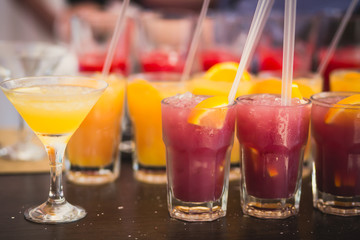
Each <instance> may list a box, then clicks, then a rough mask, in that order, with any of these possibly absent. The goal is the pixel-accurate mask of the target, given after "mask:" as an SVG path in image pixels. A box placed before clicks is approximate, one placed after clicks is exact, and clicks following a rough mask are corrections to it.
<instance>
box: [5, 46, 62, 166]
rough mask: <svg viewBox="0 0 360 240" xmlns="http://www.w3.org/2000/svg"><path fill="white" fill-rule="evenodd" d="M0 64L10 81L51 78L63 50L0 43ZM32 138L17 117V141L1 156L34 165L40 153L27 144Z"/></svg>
mask: <svg viewBox="0 0 360 240" xmlns="http://www.w3.org/2000/svg"><path fill="white" fill-rule="evenodd" d="M0 52H1V55H0V63H1V64H2V65H4V66H5V67H7V68H8V69H10V70H11V73H12V76H13V77H15V76H16V77H23V76H25V77H28V76H39V75H51V74H52V73H53V71H54V69H55V68H56V67H57V66H58V64H59V63H60V61H61V59H62V57H63V56H64V55H65V54H66V50H65V48H63V47H62V46H59V45H53V44H49V43H44V42H8V41H0ZM31 138H32V134H31V132H30V130H29V129H28V127H27V126H26V124H25V122H24V120H23V119H22V118H21V117H20V116H19V135H18V141H17V142H16V143H15V144H14V145H11V146H7V147H6V148H4V149H3V150H4V151H2V153H1V156H2V157H4V158H7V159H10V160H22V161H36V160H41V159H43V157H44V151H42V149H41V148H39V146H38V145H35V144H33V143H32V142H31Z"/></svg>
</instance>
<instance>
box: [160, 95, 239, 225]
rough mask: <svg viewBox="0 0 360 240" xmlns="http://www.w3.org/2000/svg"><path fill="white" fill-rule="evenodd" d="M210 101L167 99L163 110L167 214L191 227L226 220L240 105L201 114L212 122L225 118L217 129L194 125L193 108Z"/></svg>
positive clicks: (188, 97) (191, 97)
mask: <svg viewBox="0 0 360 240" xmlns="http://www.w3.org/2000/svg"><path fill="white" fill-rule="evenodd" d="M206 98H207V97H206V96H200V95H192V94H190V93H186V94H183V95H177V96H174V97H170V98H166V99H164V100H163V101H162V106H161V107H162V109H161V111H162V124H163V140H164V143H165V146H166V172H167V178H168V185H167V189H168V190H167V192H168V210H169V213H170V216H171V217H173V218H176V219H180V220H184V221H190V222H195V221H213V220H215V219H218V218H220V217H224V216H225V215H226V207H227V196H228V184H229V169H230V153H231V148H232V144H233V140H234V126H235V106H234V105H232V106H224V107H218V108H204V109H199V108H197V109H196V111H199V112H201V113H200V115H202V114H204V113H205V115H206V114H207V117H209V119H210V121H209V122H211V121H212V120H214V119H215V120H216V119H218V120H219V119H220V124H218V125H216V126H215V125H214V126H212V125H211V124H210V125H206V124H205V125H202V124H193V123H190V122H189V119H190V116H194V114H193V113H194V112H193V110H194V106H195V105H196V104H197V103H198V102H200V101H201V100H204V99H206ZM199 112H198V113H199ZM195 115H196V114H195ZM203 116H204V115H203Z"/></svg>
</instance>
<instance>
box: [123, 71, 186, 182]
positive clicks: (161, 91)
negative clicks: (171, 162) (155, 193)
mask: <svg viewBox="0 0 360 240" xmlns="http://www.w3.org/2000/svg"><path fill="white" fill-rule="evenodd" d="M184 92H186V87H185V83H184V82H180V75H179V74H175V73H146V74H135V75H132V76H130V77H129V81H128V85H127V103H128V110H129V117H130V119H131V122H132V126H133V129H134V141H135V152H134V156H133V168H134V172H135V177H136V179H138V180H140V181H143V182H147V183H158V184H159V183H163V184H164V183H166V172H165V166H166V158H165V146H164V143H163V141H162V127H161V126H162V125H161V100H162V99H164V98H166V97H170V96H172V95H175V94H177V93H184Z"/></svg>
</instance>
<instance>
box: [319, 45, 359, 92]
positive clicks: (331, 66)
mask: <svg viewBox="0 0 360 240" xmlns="http://www.w3.org/2000/svg"><path fill="white" fill-rule="evenodd" d="M326 53H327V49H323V50H321V52H320V54H319V55H320V56H319V59H320V60H319V61H322V59H323V58H324V57H325V54H326ZM356 68H360V47H343V48H340V49H337V50H336V51H335V53H334V55H333V57H332V58H330V60H329V63H328V65H327V67H326V68H325V71H324V90H326V91H327V90H329V89H330V87H331V86H330V84H331V83H329V77H330V74H331V73H332V72H333V71H334V70H336V69H356ZM330 90H331V91H334V90H332V89H330ZM352 91H353V90H352Z"/></svg>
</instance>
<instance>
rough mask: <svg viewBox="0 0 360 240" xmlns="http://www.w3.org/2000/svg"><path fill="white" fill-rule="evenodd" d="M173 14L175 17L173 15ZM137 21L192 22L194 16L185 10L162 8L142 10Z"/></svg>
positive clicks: (191, 12) (190, 11)
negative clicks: (187, 20)
mask: <svg viewBox="0 0 360 240" xmlns="http://www.w3.org/2000/svg"><path fill="white" fill-rule="evenodd" d="M174 14H175V15H174ZM141 15H142V16H141V17H140V18H139V20H148V19H161V18H163V19H164V20H176V21H178V20H184V19H189V20H190V21H193V18H195V16H196V14H195V12H194V11H192V10H189V9H186V8H174V7H162V8H157V9H144V10H142V11H141ZM167 16H168V17H167Z"/></svg>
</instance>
